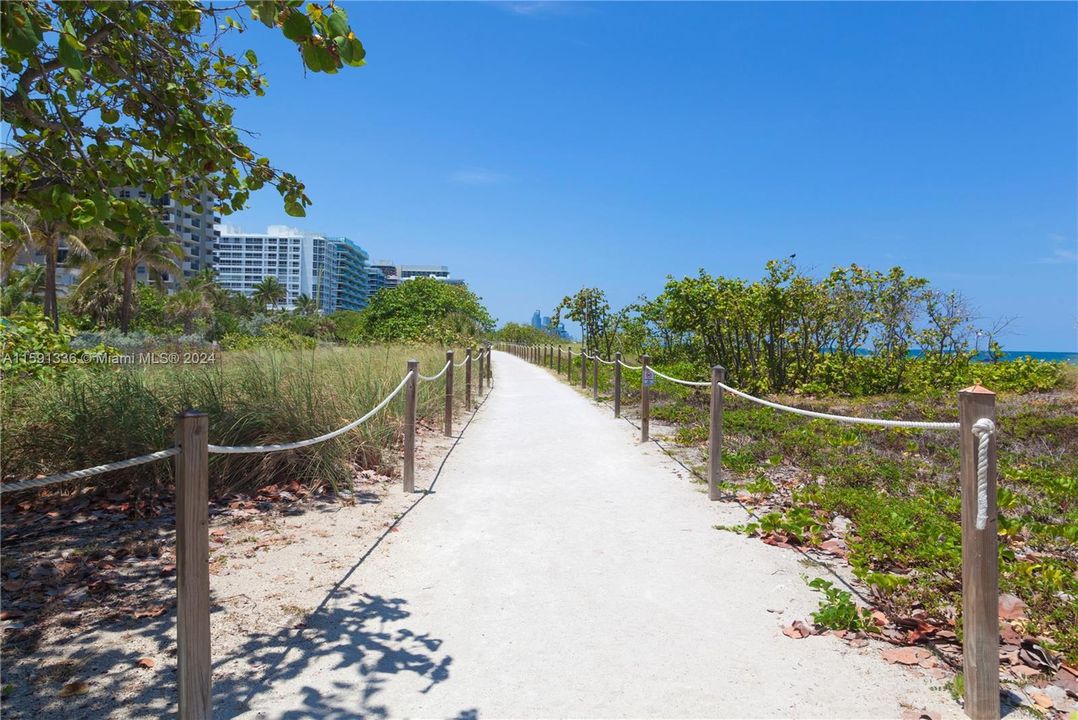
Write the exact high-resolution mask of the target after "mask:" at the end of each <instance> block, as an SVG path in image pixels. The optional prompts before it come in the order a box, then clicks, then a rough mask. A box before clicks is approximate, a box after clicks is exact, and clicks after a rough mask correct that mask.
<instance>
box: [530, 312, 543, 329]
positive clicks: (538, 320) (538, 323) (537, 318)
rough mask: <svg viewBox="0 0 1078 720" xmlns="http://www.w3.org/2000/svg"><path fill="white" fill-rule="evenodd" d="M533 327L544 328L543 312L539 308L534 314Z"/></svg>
mask: <svg viewBox="0 0 1078 720" xmlns="http://www.w3.org/2000/svg"><path fill="white" fill-rule="evenodd" d="M532 327H533V328H535V329H536V330H542V329H543V314H542V313H541V312H539V311H538V310H536V311H535V314H534V315H532Z"/></svg>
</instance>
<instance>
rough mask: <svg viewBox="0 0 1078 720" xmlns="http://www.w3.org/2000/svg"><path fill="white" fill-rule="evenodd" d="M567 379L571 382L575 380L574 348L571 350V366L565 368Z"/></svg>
mask: <svg viewBox="0 0 1078 720" xmlns="http://www.w3.org/2000/svg"><path fill="white" fill-rule="evenodd" d="M565 379H566V380H568V381H569V382H572V380H573V348H571V347H570V348H569V366H568V367H566V368H565Z"/></svg>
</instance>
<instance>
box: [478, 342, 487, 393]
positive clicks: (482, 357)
mask: <svg viewBox="0 0 1078 720" xmlns="http://www.w3.org/2000/svg"><path fill="white" fill-rule="evenodd" d="M485 362H486V353H485V352H483V349H482V348H480V349H479V392H478V395H477V397H482V396H483V383H484V382H485V381H486V379H487V373H486V370H484V369H483V365H484V363H485Z"/></svg>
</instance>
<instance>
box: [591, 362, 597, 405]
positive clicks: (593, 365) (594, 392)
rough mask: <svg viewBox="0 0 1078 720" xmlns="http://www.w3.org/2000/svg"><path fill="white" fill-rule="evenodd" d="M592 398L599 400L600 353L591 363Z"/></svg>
mask: <svg viewBox="0 0 1078 720" xmlns="http://www.w3.org/2000/svg"><path fill="white" fill-rule="evenodd" d="M591 398H592V400H598V399H599V353H595V357H594V358H593V359H592V361H591Z"/></svg>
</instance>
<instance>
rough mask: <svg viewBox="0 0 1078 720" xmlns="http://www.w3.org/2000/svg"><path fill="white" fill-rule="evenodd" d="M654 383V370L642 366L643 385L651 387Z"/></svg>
mask: <svg viewBox="0 0 1078 720" xmlns="http://www.w3.org/2000/svg"><path fill="white" fill-rule="evenodd" d="M654 384H655V371H654V370H652V369H651V368H649V367H646V368H644V387H651V386H653V385H654Z"/></svg>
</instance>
